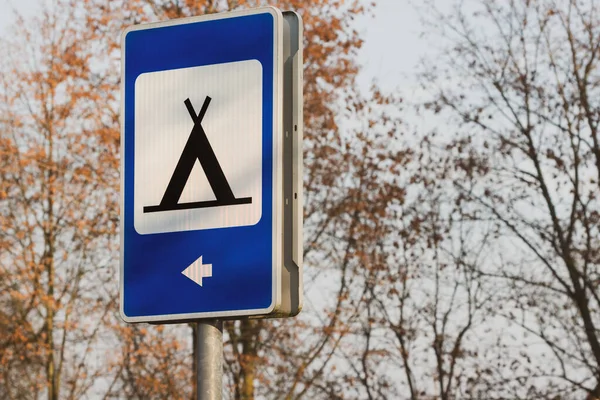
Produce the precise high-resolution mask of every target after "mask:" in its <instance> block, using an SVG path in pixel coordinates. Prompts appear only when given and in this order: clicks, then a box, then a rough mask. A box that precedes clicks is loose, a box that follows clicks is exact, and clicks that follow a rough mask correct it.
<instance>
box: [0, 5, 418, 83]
mask: <svg viewBox="0 0 600 400" xmlns="http://www.w3.org/2000/svg"><path fill="white" fill-rule="evenodd" d="M375 1H376V3H377V5H376V8H375V10H374V14H375V15H374V17H373V18H371V17H364V18H361V19H359V20H358V22H357V30H358V31H359V33H360V34H361V36H362V37H363V39H364V40H365V43H364V46H363V48H362V49H361V52H360V54H359V63H360V64H361V65H362V66H363V70H362V72H361V74H360V76H359V81H358V83H359V85H360V86H361V88H364V89H368V88H369V86H370V85H371V83H372V82H373V80H375V81H376V82H377V83H378V85H379V86H380V87H381V88H382V89H384V90H386V91H393V90H396V89H405V88H408V87H410V86H411V77H410V76H411V73H412V72H411V71H413V70H414V67H415V66H416V64H417V62H418V60H419V58H420V57H421V56H422V55H423V54H424V47H425V46H424V43H423V40H422V39H420V38H419V29H420V24H419V17H418V15H417V13H416V11H415V10H414V9H413V7H412V6H411V5H410V4H409V3H410V2H409V0H375ZM39 2H40V0H0V35H2V36H4V35H6V34H9V33H8V32H9V29H8V28H9V26H10V25H11V23H13V22H14V20H15V17H14V13H13V12H12V11H11V10H12V9H13V8H14V9H15V10H17V11H18V12H20V13H22V14H23V15H24V16H27V15H34V14H35V12H36V9H37V5H38V4H39Z"/></svg>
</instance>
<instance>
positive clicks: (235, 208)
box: [120, 7, 303, 399]
mask: <svg viewBox="0 0 600 400" xmlns="http://www.w3.org/2000/svg"><path fill="white" fill-rule="evenodd" d="M302 52H303V47H302V20H301V18H300V17H299V15H298V14H296V13H294V12H283V13H282V12H281V11H280V10H278V9H277V8H275V7H262V8H256V9H247V10H237V11H233V12H229V13H220V14H210V15H204V16H199V17H191V18H183V19H176V20H171V21H166V22H158V23H150V24H141V25H135V26H132V27H130V28H128V29H127V30H126V31H125V32H124V33H123V36H122V80H121V82H122V83H121V93H122V103H121V129H122V130H121V227H120V228H121V229H120V231H121V268H120V313H121V317H122V318H123V320H124V321H126V322H129V323H139V322H149V323H154V324H160V323H174V322H195V321H200V322H197V326H196V329H195V332H196V335H195V337H194V340H195V344H196V355H197V360H196V363H197V394H198V398H201V399H213V398H215V399H216V398H220V397H221V388H222V373H223V371H222V363H223V354H222V353H223V351H222V349H223V339H222V335H223V334H222V326H223V325H222V321H223V320H224V319H243V318H249V317H252V318H273V317H288V316H294V315H296V314H298V312H300V310H301V308H302V285H303V284H302V214H303V204H302V197H303V191H302V183H303V179H302V127H303V125H302V121H303V107H302V80H303V78H302Z"/></svg>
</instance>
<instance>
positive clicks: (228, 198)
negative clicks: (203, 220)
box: [144, 96, 252, 213]
mask: <svg viewBox="0 0 600 400" xmlns="http://www.w3.org/2000/svg"><path fill="white" fill-rule="evenodd" d="M210 101H211V98H210V97H209V96H206V99H204V104H203V105H202V108H201V109H200V113H199V114H198V115H196V111H195V110H194V107H193V106H192V102H191V101H190V99H189V98H188V99H186V100H185V101H184V103H185V106H186V107H187V110H188V112H189V114H190V116H191V118H192V120H193V121H194V127H193V128H192V131H191V133H190V136H189V137H188V140H187V142H186V144H185V147H184V148H183V152H182V153H181V157H180V158H179V161H178V162H177V166H176V167H175V170H174V171H173V175H172V176H171V180H170V181H169V184H168V185H167V189H166V190H165V193H164V194H163V197H162V200H161V201H160V204H159V205H156V206H145V207H144V213H151V212H159V211H173V210H186V209H191V208H206V207H219V206H232V205H237V204H249V203H252V197H242V198H236V197H235V196H234V194H233V192H232V190H231V187H230V186H229V182H228V181H227V178H226V177H225V174H224V173H223V169H222V168H221V165H220V164H219V160H217V157H216V156H215V152H214V151H213V149H212V146H211V145H210V142H209V141H208V138H207V137H206V132H204V128H202V119H203V118H204V115H205V114H206V110H207V109H208V106H209V104H210ZM196 159H197V160H198V161H200V165H201V166H202V169H203V170H204V173H205V174H206V177H207V179H208V182H209V184H210V187H211V189H212V191H213V193H214V194H215V197H216V200H209V201H196V202H190V203H179V198H180V197H181V193H182V192H183V189H184V187H185V184H186V182H187V180H188V178H189V176H190V174H191V172H192V169H193V167H194V163H195V162H196Z"/></svg>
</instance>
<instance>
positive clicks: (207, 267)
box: [181, 256, 212, 286]
mask: <svg viewBox="0 0 600 400" xmlns="http://www.w3.org/2000/svg"><path fill="white" fill-rule="evenodd" d="M181 273H182V274H183V275H185V276H187V277H188V278H190V279H191V280H193V281H194V282H196V283H197V284H198V285H200V286H202V278H210V277H211V276H212V264H202V256H200V257H199V258H198V259H197V260H196V261H194V262H193V263H191V264H190V266H189V267H187V268H186V269H184V270H183V271H181Z"/></svg>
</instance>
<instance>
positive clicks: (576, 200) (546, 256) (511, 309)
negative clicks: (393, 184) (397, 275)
mask: <svg viewBox="0 0 600 400" xmlns="http://www.w3.org/2000/svg"><path fill="white" fill-rule="evenodd" d="M429 6H431V7H430V8H428V10H427V12H428V13H429V15H432V16H434V18H433V19H432V21H434V22H433V24H434V25H435V26H434V27H433V30H434V31H435V32H437V33H438V34H441V35H442V36H443V38H444V40H446V42H444V43H445V51H444V53H443V56H442V57H439V58H438V59H437V64H436V65H435V67H434V68H429V69H428V71H427V73H426V74H424V75H423V78H424V79H423V82H424V87H426V88H427V89H430V90H431V89H433V91H434V92H435V93H436V97H435V99H433V100H432V101H430V102H428V103H427V104H426V105H425V106H426V107H427V108H428V109H429V110H430V111H433V113H435V114H436V115H437V116H438V117H439V118H441V119H443V120H444V121H451V122H452V125H450V126H452V137H450V135H442V137H439V138H438V139H436V140H437V142H436V144H437V146H438V147H439V148H445V149H446V150H447V151H446V154H445V155H442V158H447V159H451V160H453V161H454V167H453V168H452V170H451V171H450V172H446V176H441V175H438V176H437V177H438V178H440V179H441V178H444V179H445V180H446V181H447V182H452V187H453V190H455V191H456V193H457V194H458V199H457V201H459V203H460V206H461V209H462V210H465V211H468V214H469V217H468V218H467V219H466V220H467V221H470V222H471V223H472V224H475V225H476V226H483V225H484V224H486V223H490V222H491V223H493V229H492V232H493V236H492V237H491V238H490V237H486V238H487V239H486V240H488V242H487V244H486V247H487V248H488V249H489V251H491V255H490V256H489V257H488V259H487V260H485V262H484V263H481V264H480V265H477V266H473V268H472V271H473V273H476V274H477V276H478V280H479V281H480V282H482V283H485V282H487V283H488V284H490V283H491V284H493V285H494V286H495V287H497V288H501V289H500V290H498V292H499V293H498V295H497V296H495V299H494V301H495V304H497V306H496V307H494V308H493V309H490V310H489V312H490V313H491V315H493V316H494V317H496V318H497V317H500V318H502V320H503V321H504V324H506V325H507V332H508V334H507V335H505V336H504V337H499V339H498V343H499V345H498V348H497V354H498V357H502V358H503V361H502V362H500V363H498V364H497V365H490V367H489V371H488V375H489V376H488V377H487V378H486V382H487V383H485V384H483V383H482V384H481V386H480V390H482V391H487V392H488V393H492V395H490V397H498V398H500V397H502V398H506V397H513V396H519V397H522V396H525V397H535V398H582V396H585V395H587V396H588V398H590V399H592V398H600V380H599V379H600V342H599V339H598V335H599V333H600V332H599V330H598V324H599V323H600V321H599V306H600V303H599V300H600V297H599V295H600V292H599V289H598V273H599V267H600V259H599V258H598V254H600V241H599V240H598V238H599V237H600V235H599V234H600V218H599V216H600V214H599V212H600V203H599V198H598V194H599V193H600V192H599V188H600V185H599V184H600V136H599V134H598V121H599V115H600V114H599V106H600V104H599V103H598V102H597V98H598V96H597V94H598V89H599V87H598V82H599V80H598V55H599V54H600V53H599V50H600V35H599V34H600V32H599V30H598V27H599V26H600V25H599V20H598V17H599V14H598V12H599V10H598V7H597V5H596V4H594V2H586V1H579V0H569V1H565V2H555V1H551V0H549V1H541V0H540V1H529V0H523V1H510V2H500V1H493V0H490V1H476V2H473V3H468V4H467V5H466V6H464V7H462V8H461V7H457V8H455V9H454V10H453V11H452V12H450V13H449V14H444V13H441V12H437V13H434V12H432V10H434V9H435V8H434V7H433V6H432V5H431V4H429ZM438 120H440V119H438ZM486 221H487V222H486ZM481 236H482V237H483V235H481ZM490 239H491V240H490ZM515 335H520V336H521V339H517V338H516V337H514V338H512V339H511V336H515ZM515 347H516V348H517V349H518V351H511V348H515Z"/></svg>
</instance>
